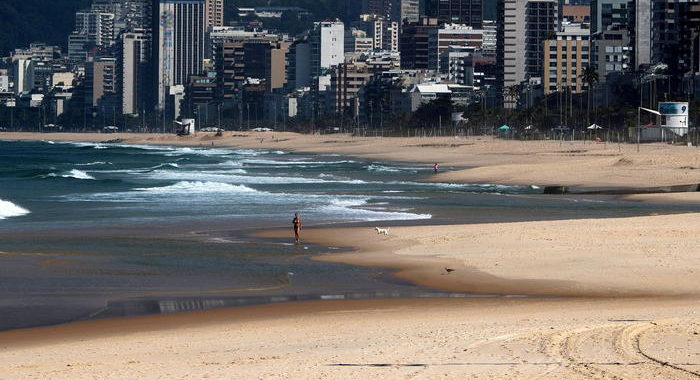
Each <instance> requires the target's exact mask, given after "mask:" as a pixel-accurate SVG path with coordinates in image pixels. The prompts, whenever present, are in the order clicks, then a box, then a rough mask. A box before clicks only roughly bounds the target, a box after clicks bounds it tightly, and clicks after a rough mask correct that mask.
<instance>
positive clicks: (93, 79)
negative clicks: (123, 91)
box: [85, 58, 117, 107]
mask: <svg viewBox="0 0 700 380" xmlns="http://www.w3.org/2000/svg"><path fill="white" fill-rule="evenodd" d="M85 92H86V96H85V104H87V105H90V106H93V107H94V106H98V105H99V104H100V103H99V102H100V100H101V99H102V97H104V96H106V95H111V94H116V92H117V62H116V60H115V59H114V58H102V59H97V60H95V61H93V62H88V63H87V65H86V66H85Z"/></svg>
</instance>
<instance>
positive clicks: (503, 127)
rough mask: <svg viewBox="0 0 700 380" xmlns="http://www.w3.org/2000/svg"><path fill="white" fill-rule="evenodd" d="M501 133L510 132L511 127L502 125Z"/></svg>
mask: <svg viewBox="0 0 700 380" xmlns="http://www.w3.org/2000/svg"><path fill="white" fill-rule="evenodd" d="M498 130H499V131H508V130H510V127H509V126H507V125H501V126H500V128H498Z"/></svg>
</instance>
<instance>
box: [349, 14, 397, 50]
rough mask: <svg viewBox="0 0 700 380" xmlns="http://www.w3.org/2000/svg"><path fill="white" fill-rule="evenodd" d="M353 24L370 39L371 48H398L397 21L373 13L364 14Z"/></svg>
mask: <svg viewBox="0 0 700 380" xmlns="http://www.w3.org/2000/svg"><path fill="white" fill-rule="evenodd" d="M353 25H355V26H356V27H357V28H358V29H360V30H362V31H364V32H365V34H366V36H367V37H369V38H371V39H372V50H391V51H398V50H399V23H398V22H395V21H389V20H387V19H385V18H384V17H381V16H377V15H374V14H364V15H361V16H360V21H358V22H355V23H353Z"/></svg>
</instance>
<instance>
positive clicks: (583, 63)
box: [542, 23, 590, 94]
mask: <svg viewBox="0 0 700 380" xmlns="http://www.w3.org/2000/svg"><path fill="white" fill-rule="evenodd" d="M544 51H545V55H544V72H543V73H542V84H543V86H544V93H545V94H549V93H552V92H557V91H559V90H562V89H563V88H568V89H570V90H571V92H573V93H580V92H583V91H584V89H585V88H586V87H587V84H586V83H585V82H584V81H583V79H582V78H581V74H582V73H583V70H584V69H585V68H586V67H588V66H589V63H590V33H589V30H588V28H582V25H581V24H569V23H565V24H563V25H562V31H560V32H557V34H556V38H553V39H547V40H545V41H544Z"/></svg>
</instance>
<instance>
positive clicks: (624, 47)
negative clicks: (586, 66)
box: [591, 25, 632, 83]
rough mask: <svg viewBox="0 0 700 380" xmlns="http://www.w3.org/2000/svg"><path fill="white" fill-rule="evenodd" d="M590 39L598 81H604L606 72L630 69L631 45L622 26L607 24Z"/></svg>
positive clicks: (627, 33)
mask: <svg viewBox="0 0 700 380" xmlns="http://www.w3.org/2000/svg"><path fill="white" fill-rule="evenodd" d="M594 37H595V39H594V40H592V41H591V43H592V54H593V55H592V58H593V59H592V60H591V62H592V63H593V67H595V68H596V70H597V71H598V76H599V81H600V83H605V82H606V80H607V77H608V74H610V73H614V72H622V71H627V70H629V69H630V61H631V59H632V57H631V56H632V47H631V46H630V37H629V31H628V30H627V28H623V27H622V26H619V25H618V26H609V27H608V28H607V29H606V30H605V31H603V32H600V33H597V34H596V35H595V36H591V38H594Z"/></svg>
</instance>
